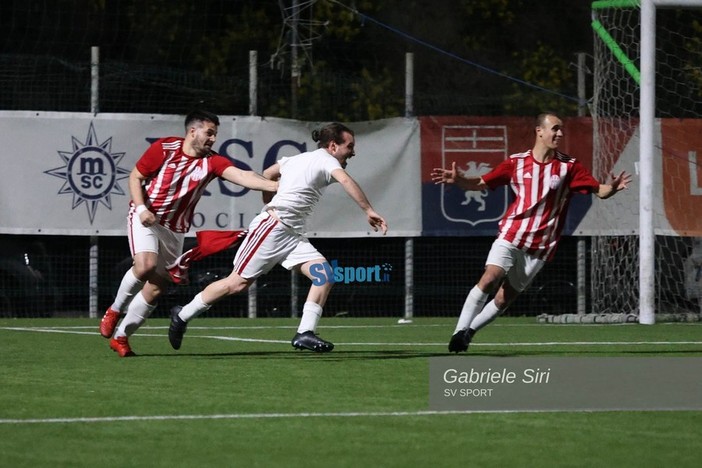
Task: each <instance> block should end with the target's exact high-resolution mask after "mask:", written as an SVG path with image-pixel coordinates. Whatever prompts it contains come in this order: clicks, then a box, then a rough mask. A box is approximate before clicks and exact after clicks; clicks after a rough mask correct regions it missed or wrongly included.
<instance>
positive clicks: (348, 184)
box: [331, 169, 388, 234]
mask: <svg viewBox="0 0 702 468" xmlns="http://www.w3.org/2000/svg"><path fill="white" fill-rule="evenodd" d="M331 175H332V177H334V179H336V181H337V182H339V183H340V184H341V186H342V187H343V188H344V190H345V191H346V193H348V195H349V196H350V197H351V198H352V199H353V201H355V202H356V204H358V206H360V207H361V209H362V210H363V211H364V212H365V213H366V216H367V217H368V224H370V225H371V227H372V228H373V230H374V231H376V232H377V231H378V230H380V231H381V232H382V233H383V234H385V233H386V232H388V225H387V223H386V222H385V219H383V217H382V216H380V215H379V214H378V213H377V212H376V211H375V210H374V209H373V207H372V206H371V204H370V201H368V197H366V194H365V193H363V190H362V189H361V186H360V185H358V183H356V181H355V180H353V178H352V177H351V176H350V175H349V174H348V173H347V172H346V171H345V170H343V169H335V170H334V171H333V172H332V174H331Z"/></svg>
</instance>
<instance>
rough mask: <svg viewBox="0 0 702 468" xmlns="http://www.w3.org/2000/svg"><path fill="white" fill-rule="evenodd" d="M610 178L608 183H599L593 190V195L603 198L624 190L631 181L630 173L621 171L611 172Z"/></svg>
mask: <svg viewBox="0 0 702 468" xmlns="http://www.w3.org/2000/svg"><path fill="white" fill-rule="evenodd" d="M611 179H612V180H611V181H610V182H609V184H600V188H599V189H598V190H597V192H595V195H597V196H598V197H599V198H601V199H603V200H605V199H607V198H610V197H613V196H614V195H616V194H617V193H618V192H620V191H622V190H626V189H627V188H629V184H630V183H631V174H629V173H627V172H625V171H622V172H621V173H620V174H619V175H615V174H611Z"/></svg>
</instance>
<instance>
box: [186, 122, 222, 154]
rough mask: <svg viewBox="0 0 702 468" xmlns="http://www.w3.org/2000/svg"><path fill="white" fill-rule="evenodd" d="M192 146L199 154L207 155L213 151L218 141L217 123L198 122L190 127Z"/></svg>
mask: <svg viewBox="0 0 702 468" xmlns="http://www.w3.org/2000/svg"><path fill="white" fill-rule="evenodd" d="M190 132H191V134H192V147H193V150H195V153H196V154H197V156H205V155H206V154H208V153H210V152H211V151H212V145H214V143H215V141H217V125H215V124H214V123H212V122H197V123H196V124H195V125H194V126H192V127H190Z"/></svg>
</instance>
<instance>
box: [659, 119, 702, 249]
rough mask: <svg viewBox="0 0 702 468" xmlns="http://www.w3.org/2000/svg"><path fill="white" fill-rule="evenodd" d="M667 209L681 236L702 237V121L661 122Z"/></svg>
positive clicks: (674, 226)
mask: <svg viewBox="0 0 702 468" xmlns="http://www.w3.org/2000/svg"><path fill="white" fill-rule="evenodd" d="M661 133H662V143H663V145H662V146H663V154H662V156H663V206H664V208H665V215H666V218H667V219H668V222H669V223H670V226H671V227H672V228H673V229H674V230H675V231H676V232H677V233H678V234H679V235H681V236H695V237H700V236H702V120H692V119H664V120H661Z"/></svg>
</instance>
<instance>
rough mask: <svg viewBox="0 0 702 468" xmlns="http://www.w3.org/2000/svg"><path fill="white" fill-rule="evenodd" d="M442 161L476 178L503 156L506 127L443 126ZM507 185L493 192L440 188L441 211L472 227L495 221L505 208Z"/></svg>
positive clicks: (492, 166) (496, 163)
mask: <svg viewBox="0 0 702 468" xmlns="http://www.w3.org/2000/svg"><path fill="white" fill-rule="evenodd" d="M441 141H442V148H441V154H442V163H443V167H446V168H448V167H451V163H452V162H455V163H456V170H457V171H458V172H460V173H461V174H462V175H464V176H466V177H480V176H483V175H485V174H487V173H488V172H490V171H491V170H492V169H494V168H495V166H497V165H498V164H499V163H500V162H502V161H503V160H505V159H506V158H507V154H508V153H507V151H508V150H507V127H505V126H467V125H456V126H444V127H443V128H442V138H441ZM507 205H508V200H507V188H506V187H504V188H499V189H497V190H494V191H490V190H482V191H464V190H461V189H459V188H458V187H456V186H445V187H442V194H441V212H442V214H443V216H444V217H445V218H446V219H447V220H449V221H453V222H460V223H467V224H469V225H471V226H475V225H477V224H480V223H490V222H495V221H498V220H500V219H501V218H502V216H503V215H504V214H505V212H506V211H507Z"/></svg>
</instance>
